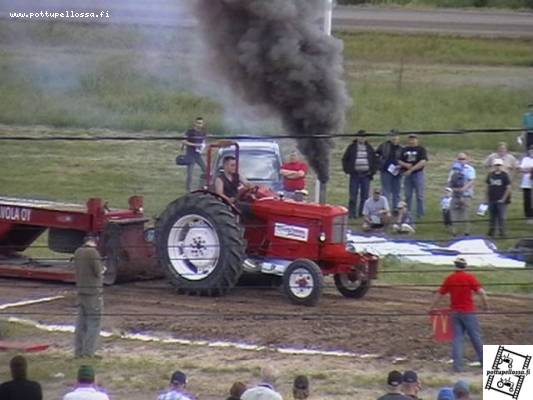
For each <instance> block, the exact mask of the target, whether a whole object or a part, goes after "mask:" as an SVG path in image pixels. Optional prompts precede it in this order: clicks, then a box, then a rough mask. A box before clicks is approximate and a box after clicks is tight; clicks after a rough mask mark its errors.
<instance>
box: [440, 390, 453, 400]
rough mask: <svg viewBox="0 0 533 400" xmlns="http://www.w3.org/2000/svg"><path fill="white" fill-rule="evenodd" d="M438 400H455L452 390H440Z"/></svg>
mask: <svg viewBox="0 0 533 400" xmlns="http://www.w3.org/2000/svg"><path fill="white" fill-rule="evenodd" d="M437 400H455V396H454V395H453V390H452V388H449V387H443V388H442V389H441V390H439V394H438V395H437Z"/></svg>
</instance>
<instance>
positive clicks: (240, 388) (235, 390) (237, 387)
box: [226, 382, 246, 400]
mask: <svg viewBox="0 0 533 400" xmlns="http://www.w3.org/2000/svg"><path fill="white" fill-rule="evenodd" d="M245 391H246V385H245V384H244V383H242V382H235V383H234V384H233V385H231V388H230V390H229V397H228V398H227V399H226V400H240V398H241V396H242V394H243V393H244V392H245Z"/></svg>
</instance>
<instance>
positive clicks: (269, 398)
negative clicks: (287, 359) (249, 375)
mask: <svg viewBox="0 0 533 400" xmlns="http://www.w3.org/2000/svg"><path fill="white" fill-rule="evenodd" d="M276 380H277V372H276V370H275V369H274V368H273V367H271V366H270V365H267V366H265V367H263V368H262V369H261V381H260V382H259V384H258V385H256V386H254V387H252V388H250V389H247V390H246V391H245V392H244V393H243V394H242V396H241V399H242V400H283V397H281V394H279V393H278V392H277V391H276V389H275V387H276Z"/></svg>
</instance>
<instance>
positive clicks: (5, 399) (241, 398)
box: [0, 356, 470, 400]
mask: <svg viewBox="0 0 533 400" xmlns="http://www.w3.org/2000/svg"><path fill="white" fill-rule="evenodd" d="M10 369H11V376H12V379H11V380H9V381H6V382H4V383H2V384H1V385H0V399H2V400H42V399H43V394H42V390H41V386H40V384H39V383H38V382H35V381H31V380H29V379H28V377H27V375H28V374H27V361H26V359H25V358H24V357H23V356H15V357H13V358H12V359H11V362H10ZM278 378H279V377H278V372H277V371H276V370H275V369H274V368H273V367H272V366H265V367H263V368H262V369H261V373H260V377H259V380H258V381H256V382H252V383H250V384H245V383H243V382H240V381H236V382H234V383H233V384H231V386H230V387H229V390H228V394H227V395H225V396H224V395H223V394H221V396H220V398H221V399H222V398H225V399H226V400H283V397H282V395H281V393H280V391H279V388H278ZM383 383H384V385H383V387H384V390H383V391H384V392H385V393H384V394H383V395H381V396H380V397H378V398H377V400H413V399H415V400H416V399H419V398H420V397H419V395H420V393H421V392H422V391H423V386H422V382H421V379H420V378H419V376H418V374H417V373H416V372H415V371H411V370H408V371H405V372H403V373H402V372H400V371H396V370H394V371H391V372H389V374H388V375H387V377H386V381H385V379H384V382H383ZM62 398H63V400H109V399H110V396H109V395H108V394H107V392H106V390H105V389H104V388H103V387H100V386H99V385H98V383H97V379H96V374H95V370H94V368H93V367H92V366H90V365H81V366H80V367H79V368H78V371H77V381H76V384H75V385H74V387H73V388H71V389H70V390H68V392H67V393H66V394H65V395H64V396H63V397H62ZM153 398H154V399H157V400H196V399H197V398H198V397H197V396H196V395H195V394H193V393H191V392H190V391H189V390H188V389H187V375H186V374H185V373H184V372H182V371H179V370H178V371H175V372H174V373H173V374H172V375H171V377H170V382H169V385H168V387H167V388H166V389H164V390H162V391H161V392H160V393H159V394H157V393H156V394H154V396H153ZM291 398H292V399H295V400H304V399H319V398H324V397H323V396H321V397H318V396H316V395H315V394H314V393H313V391H312V388H311V384H310V379H309V377H308V376H306V375H296V376H295V377H294V380H293V384H292V388H291ZM426 398H427V397H426ZM435 399H436V400H469V399H470V385H469V384H468V382H466V381H464V380H458V381H457V382H456V383H455V384H454V386H453V387H443V388H441V389H440V390H439V391H438V394H437V397H435Z"/></svg>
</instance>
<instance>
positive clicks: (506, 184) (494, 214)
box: [486, 158, 511, 237]
mask: <svg viewBox="0 0 533 400" xmlns="http://www.w3.org/2000/svg"><path fill="white" fill-rule="evenodd" d="M492 164H493V171H492V172H491V173H490V174H489V175H488V176H487V179H486V183H487V204H488V206H489V232H488V235H489V236H494V234H495V230H496V228H498V230H499V233H500V236H502V237H504V236H505V219H506V218H507V205H508V204H509V203H510V202H511V178H510V177H509V174H507V172H505V171H504V170H503V160H502V159H500V158H496V159H494V161H493V162H492Z"/></svg>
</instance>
